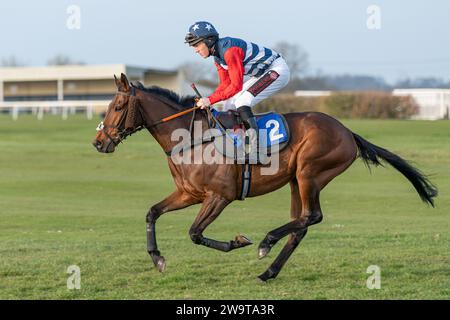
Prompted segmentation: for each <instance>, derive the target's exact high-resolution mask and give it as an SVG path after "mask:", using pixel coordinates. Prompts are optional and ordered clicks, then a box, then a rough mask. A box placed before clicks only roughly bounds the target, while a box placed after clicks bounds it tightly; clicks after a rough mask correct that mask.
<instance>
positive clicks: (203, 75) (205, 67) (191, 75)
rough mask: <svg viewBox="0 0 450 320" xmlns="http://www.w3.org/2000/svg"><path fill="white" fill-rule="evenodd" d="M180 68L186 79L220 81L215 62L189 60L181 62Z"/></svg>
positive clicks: (191, 80) (192, 80)
mask: <svg viewBox="0 0 450 320" xmlns="http://www.w3.org/2000/svg"><path fill="white" fill-rule="evenodd" d="M178 68H179V69H180V70H181V71H182V72H183V73H184V75H185V77H186V79H187V80H188V81H190V82H196V83H198V82H199V81H200V82H201V81H208V82H214V83H217V82H218V76H217V71H216V68H215V67H214V63H209V64H205V63H200V62H193V61H188V62H185V63H183V64H181V65H180V66H179V67H178Z"/></svg>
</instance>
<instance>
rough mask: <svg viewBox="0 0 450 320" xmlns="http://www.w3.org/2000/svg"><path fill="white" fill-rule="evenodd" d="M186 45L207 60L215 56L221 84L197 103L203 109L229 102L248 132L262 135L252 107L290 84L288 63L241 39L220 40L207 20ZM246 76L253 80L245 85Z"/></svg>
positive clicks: (196, 27)
mask: <svg viewBox="0 0 450 320" xmlns="http://www.w3.org/2000/svg"><path fill="white" fill-rule="evenodd" d="M185 43H188V44H189V45H190V46H191V47H194V49H195V52H197V53H198V54H199V55H200V56H202V57H203V58H205V59H206V58H208V57H209V56H213V57H214V62H215V65H216V68H217V72H218V74H219V79H220V84H219V86H218V87H217V88H216V90H215V91H214V92H213V93H212V94H211V95H210V96H209V97H207V98H202V99H200V100H199V101H198V102H197V106H200V107H201V108H202V109H204V108H207V107H209V106H211V105H212V104H215V103H217V102H219V101H225V105H224V109H225V110H228V109H231V108H233V107H234V108H236V109H237V111H238V113H239V115H240V117H241V119H242V120H243V121H244V125H245V127H246V129H254V130H255V131H256V133H257V132H258V126H257V123H256V119H255V116H254V115H253V112H252V109H251V108H252V107H253V106H254V105H256V104H257V103H258V102H260V101H262V100H264V99H266V98H267V97H269V96H270V95H272V94H274V93H275V92H277V91H279V90H280V89H282V88H283V87H285V86H286V85H287V83H288V82H289V78H290V72H289V67H288V66H287V64H286V62H285V60H284V59H283V58H282V57H281V56H280V54H278V53H277V52H275V51H274V50H271V49H269V48H266V47H263V46H260V45H257V44H254V43H252V42H248V41H244V40H242V39H238V38H231V37H224V38H219V33H218V32H217V31H216V29H215V28H214V26H213V25H212V24H211V23H209V22H206V21H199V22H196V23H194V24H193V25H192V26H191V27H190V28H189V33H188V34H187V35H186V37H185ZM244 76H249V79H248V80H247V81H246V82H245V83H244Z"/></svg>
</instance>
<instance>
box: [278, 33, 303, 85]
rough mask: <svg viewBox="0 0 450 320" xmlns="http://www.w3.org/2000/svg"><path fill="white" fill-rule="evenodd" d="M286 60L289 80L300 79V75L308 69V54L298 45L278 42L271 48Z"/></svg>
mask: <svg viewBox="0 0 450 320" xmlns="http://www.w3.org/2000/svg"><path fill="white" fill-rule="evenodd" d="M273 49H274V50H275V51H277V52H278V53H280V54H281V55H282V56H283V57H284V59H285V60H286V63H287V65H288V66H289V69H290V71H291V78H292V79H295V78H300V75H301V74H302V73H305V72H306V70H307V69H308V64H309V63H308V53H307V52H306V51H305V50H304V49H303V48H302V47H301V46H299V45H297V44H293V43H289V42H287V41H280V42H277V43H276V44H275V46H274V47H273Z"/></svg>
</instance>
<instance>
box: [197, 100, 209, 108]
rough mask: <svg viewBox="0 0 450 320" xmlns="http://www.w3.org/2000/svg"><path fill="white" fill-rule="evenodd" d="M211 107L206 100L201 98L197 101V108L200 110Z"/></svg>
mask: <svg viewBox="0 0 450 320" xmlns="http://www.w3.org/2000/svg"><path fill="white" fill-rule="evenodd" d="M210 106H211V102H209V99H208V98H201V99H199V100H198V101H197V107H200V108H201V109H206V108H208V107H210Z"/></svg>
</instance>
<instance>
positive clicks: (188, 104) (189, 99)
mask: <svg viewBox="0 0 450 320" xmlns="http://www.w3.org/2000/svg"><path fill="white" fill-rule="evenodd" d="M131 85H132V86H133V87H135V88H137V89H139V90H142V91H144V92H148V93H153V94H156V95H159V96H163V97H165V98H167V99H169V100H171V101H173V102H175V103H178V104H179V105H180V106H182V107H183V108H192V106H193V103H194V96H180V95H179V94H177V93H175V92H173V91H172V90H169V89H165V88H161V87H158V86H151V87H145V86H144V85H143V84H142V83H141V82H140V81H136V83H132V84H131Z"/></svg>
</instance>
